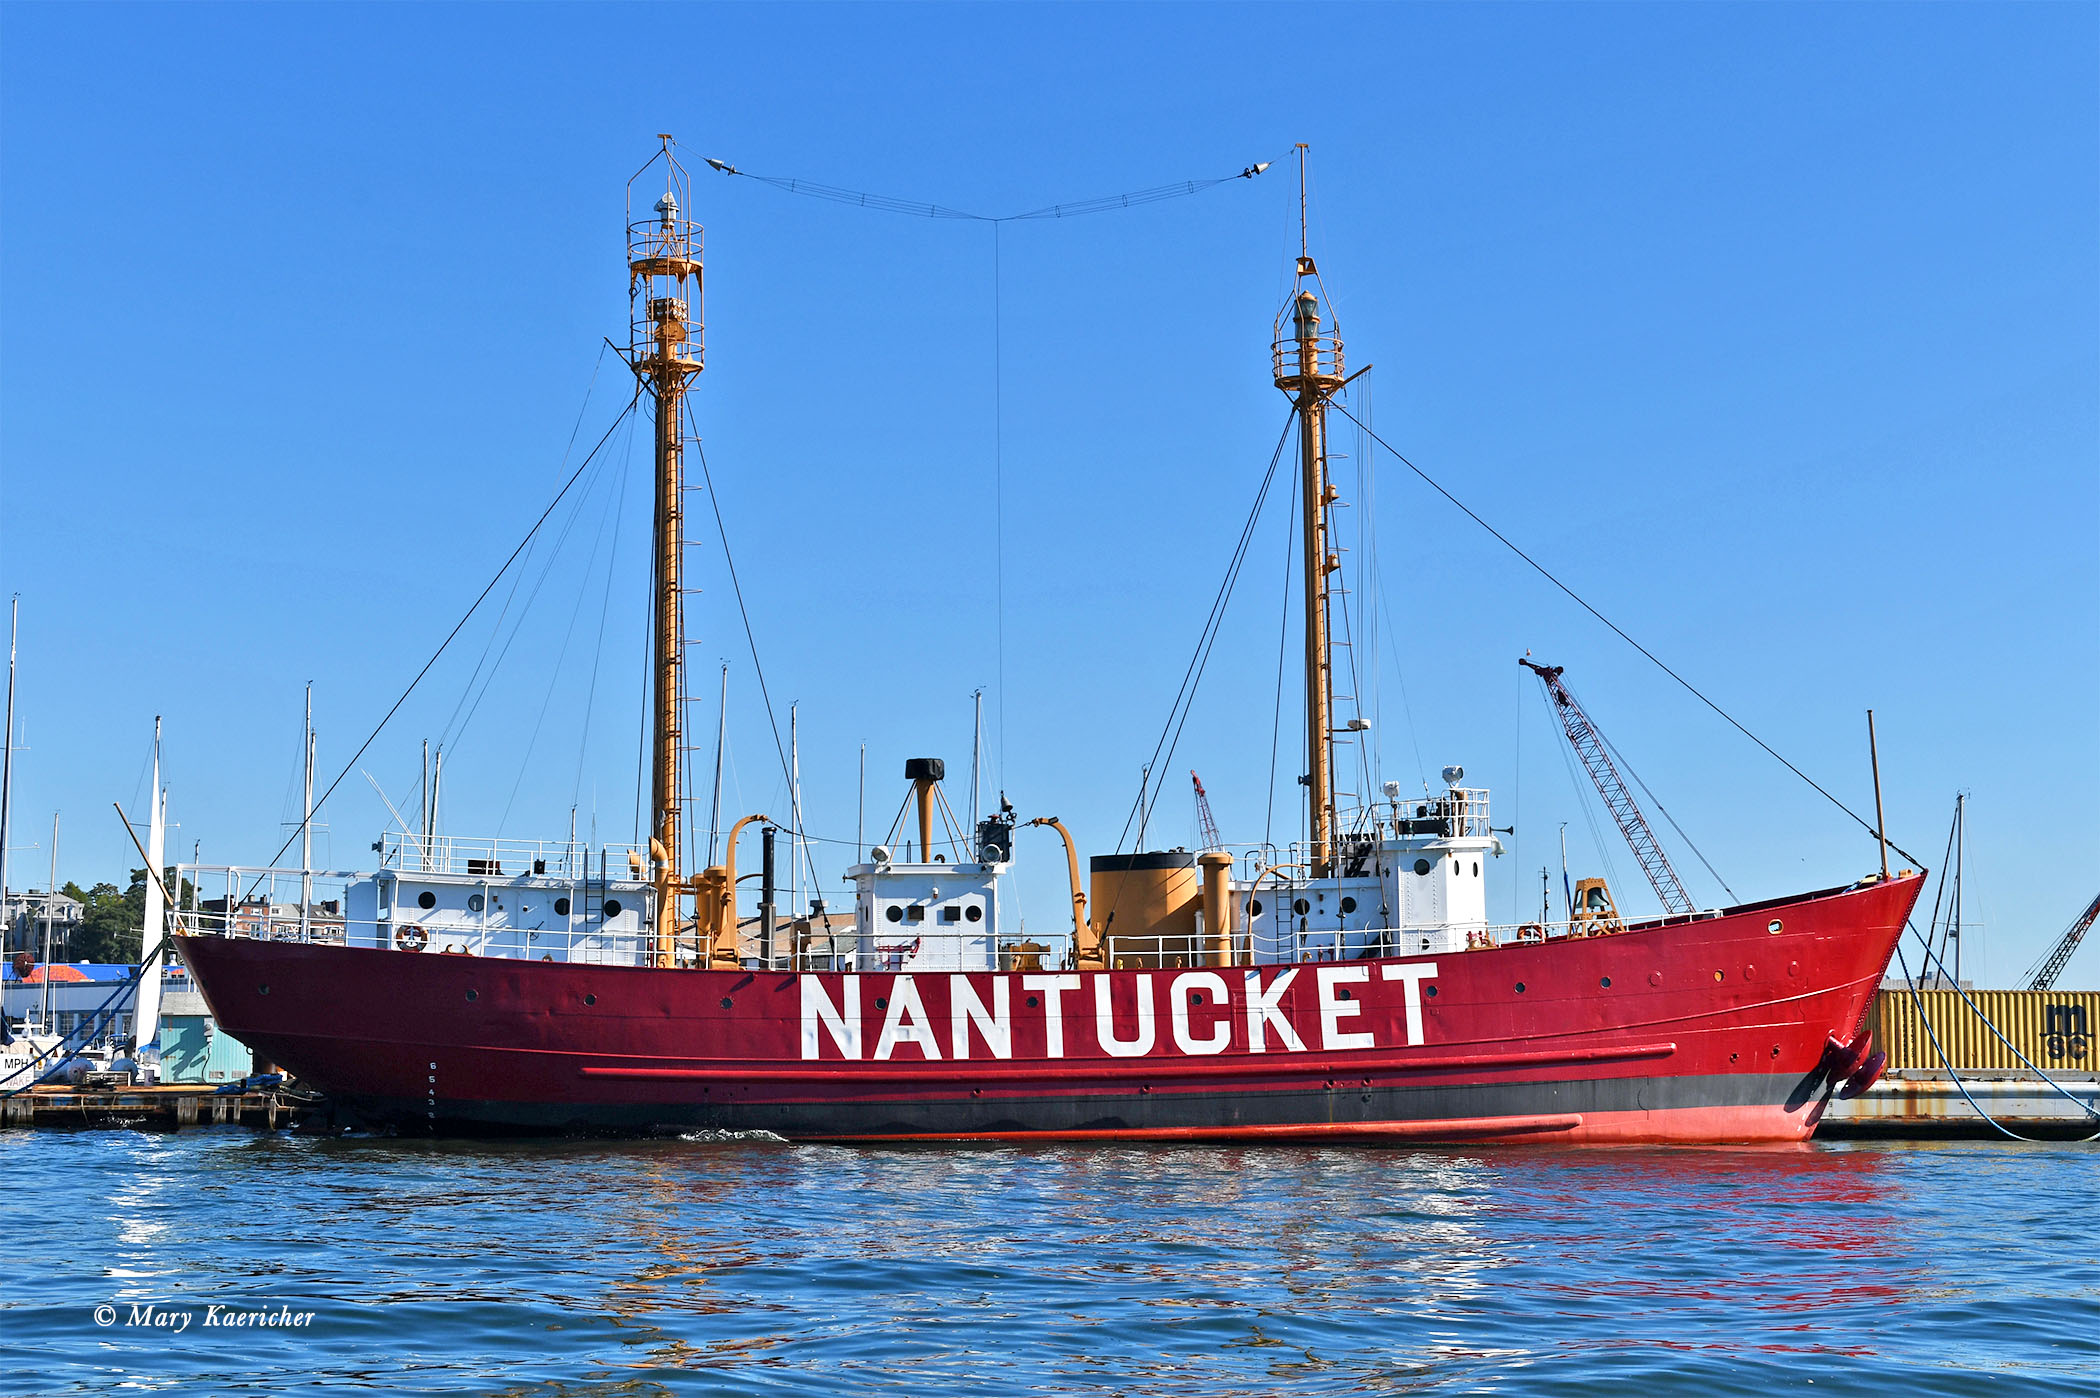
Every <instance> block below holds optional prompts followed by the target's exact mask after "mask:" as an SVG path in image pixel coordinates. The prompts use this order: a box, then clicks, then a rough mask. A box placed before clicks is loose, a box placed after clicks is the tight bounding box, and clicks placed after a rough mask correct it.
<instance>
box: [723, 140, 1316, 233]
mask: <svg viewBox="0 0 2100 1398" xmlns="http://www.w3.org/2000/svg"><path fill="white" fill-rule="evenodd" d="M701 159H703V160H705V161H706V162H707V163H708V164H709V165H710V166H712V167H713V168H715V169H716V170H719V171H721V172H722V173H723V174H725V175H735V176H741V177H742V178H744V179H747V180H757V181H758V182H759V183H760V184H768V185H771V186H773V188H775V189H778V190H782V191H784V192H786V193H788V194H800V195H804V196H806V197H808V198H811V199H824V200H828V201H829V202H831V203H834V204H848V205H851V206H853V207H855V208H862V209H876V210H880V211H881V212H883V213H891V214H908V215H910V216H912V217H914V218H934V219H943V218H945V219H959V220H963V221H966V222H970V223H990V224H1001V223H1023V222H1028V221H1031V220H1041V219H1061V218H1078V217H1081V216H1082V215H1085V214H1101V213H1109V212H1112V211H1114V210H1117V209H1134V208H1138V207H1140V206H1142V205H1145V204H1157V203H1159V202H1160V201H1162V200H1165V199H1184V198H1187V197H1188V196H1189V195H1191V194H1201V193H1203V191H1205V190H1207V189H1215V188H1217V187H1218V186H1219V185H1221V184H1230V183H1231V182H1232V181H1234V180H1251V179H1253V178H1254V177H1255V176H1256V175H1259V174H1260V173H1261V172H1262V171H1264V170H1266V169H1268V168H1269V166H1270V165H1272V164H1274V163H1275V162H1274V161H1271V160H1264V161H1261V162H1259V163H1258V164H1254V165H1249V166H1248V167H1247V168H1246V169H1244V170H1241V171H1240V172H1239V173H1238V174H1234V175H1221V176H1219V177H1218V178H1216V179H1208V180H1182V181H1179V182H1177V183H1174V184H1162V185H1154V186H1152V187H1151V188H1149V189H1134V190H1131V191H1129V192H1128V193H1125V194H1104V195H1100V196H1098V197H1096V198H1093V199H1079V200H1074V201H1073V202H1072V203H1069V204H1048V205H1045V206H1044V207H1042V208H1040V209H1029V210H1027V211H1025V212H1023V213H1018V214H978V213H971V212H970V211H968V210H967V209H953V208H949V207H948V206H946V205H944V204H927V203H922V202H919V201H917V200H912V199H897V198H893V197H891V196H890V195H887V194H869V193H866V192H864V191H861V190H857V189H841V188H839V187H837V186H836V185H828V184H820V183H818V182H817V181H815V180H804V179H793V178H789V177H786V176H782V175H760V174H754V173H753V172H751V171H749V170H739V169H738V168H737V167H736V166H734V165H731V164H730V163H729V162H727V161H725V160H717V159H715V158H714V157H713V156H711V155H710V156H702V157H701Z"/></svg>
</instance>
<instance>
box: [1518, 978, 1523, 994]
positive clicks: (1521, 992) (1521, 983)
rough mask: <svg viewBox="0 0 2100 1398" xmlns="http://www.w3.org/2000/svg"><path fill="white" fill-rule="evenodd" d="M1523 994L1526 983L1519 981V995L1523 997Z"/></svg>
mask: <svg viewBox="0 0 2100 1398" xmlns="http://www.w3.org/2000/svg"><path fill="white" fill-rule="evenodd" d="M1523 993H1524V982H1522V981H1518V982H1517V994H1519V995H1522V994H1523Z"/></svg>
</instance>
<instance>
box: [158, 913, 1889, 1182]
mask: <svg viewBox="0 0 2100 1398" xmlns="http://www.w3.org/2000/svg"><path fill="white" fill-rule="evenodd" d="M1921 884H1922V880H1921V879H1919V878H1918V877H1915V876H1913V877H1908V878H1902V879H1897V880H1893V881H1891V882H1888V883H1873V884H1866V885H1863V886H1859V887H1855V888H1851V889H1844V890H1833V891H1830V892H1826V893H1820V894H1810V895H1805V896H1804V897H1802V898H1799V899H1791V900H1785V901H1780V902H1774V903H1766V904H1759V905H1753V906H1750V907H1745V908H1738V909H1732V910H1730V911H1729V912H1728V913H1726V914H1725V915H1723V916H1720V917H1715V918H1704V919H1698V920H1693V921H1682V922H1671V923H1665V924H1656V925H1647V926H1636V927H1633V928H1631V929H1629V930H1627V931H1624V932H1620V933H1617V934H1613V935H1608V936H1599V937H1588V938H1571V939H1564V940H1553V941H1547V942H1536V943H1519V944H1516V945H1510V946H1501V947H1495V948H1491V949H1486V950H1478V951H1467V952H1462V953H1457V954H1449V955H1441V956H1436V957H1403V958H1379V959H1372V960H1363V961H1350V962H1314V963H1307V964H1304V965H1298V966H1262V967H1245V966H1235V967H1217V968H1201V967H1198V968H1187V969H1183V968H1167V969H1155V970H1143V971H1133V970H1121V971H1109V972H1066V973H1023V972H974V973H968V974H962V973H957V974H953V975H951V974H948V973H945V972H919V973H916V974H910V973H906V974H896V975H892V974H863V975H857V976H856V975H840V974H830V973H824V974H815V973H805V974H796V973H790V972H783V971H757V970H743V971H712V970H705V971H703V970H658V969H651V968H643V967H625V966H592V965H582V964H574V963H559V962H535V961H522V960H508V959H498V958H478V957H469V956H443V955H435V954H430V953H423V954H420V955H419V954H415V953H410V952H401V951H383V950H376V949H363V948H352V947H342V946H328V945H315V944H308V943H298V942H278V941H262V940H253V939H246V938H238V937H215V936H185V937H181V938H179V939H178V940H179V945H180V947H181V951H182V955H183V958H184V960H185V961H187V962H188V964H189V966H190V968H191V970H192V972H193V973H194V974H195V976H196V978H197V981H198V984H199V985H200V987H201V988H202V989H203V991H204V994H205V997H206V999H207V1000H208V1001H209V1003H210V1005H211V1008H212V1012H213V1013H214V1015H216V1016H217V1018H218V1021H219V1023H220V1024H221V1025H222V1026H223V1027H224V1028H225V1029H226V1030H227V1031H229V1032H230V1033H232V1034H234V1035H235V1036H236V1037H237V1038H239V1039H241V1040H242V1041H243V1042H245V1043H247V1044H248V1045H250V1046H251V1047H252V1048H254V1049H256V1050H257V1051H258V1052H260V1053H263V1054H265V1055H267V1056H268V1057H269V1058H270V1059H272V1060H273V1061H275V1062H277V1063H280V1064H282V1065H284V1066H285V1067H286V1068H288V1069H289V1070H291V1071H292V1072H294V1073H296V1074H297V1075H298V1076H299V1077H300V1078H302V1079H304V1080H305V1081H307V1082H308V1083H310V1084H312V1085H314V1086H316V1087H318V1088H320V1089H322V1090H323V1091H325V1092H326V1093H328V1094H329V1096H330V1098H331V1100H332V1101H333V1102H334V1103H335V1104H336V1105H337V1107H338V1110H339V1111H340V1112H341V1113H342V1114H343V1119H344V1120H346V1121H352V1122H364V1123H369V1124H375V1125H391V1126H396V1127H400V1128H403V1129H409V1130H416V1131H427V1132H439V1133H472V1132H530V1133H568V1132H616V1133H657V1132H672V1131H690V1130H722V1131H747V1130H763V1131H769V1132H773V1133H776V1134H778V1135H780V1136H784V1137H788V1138H790V1139H801V1140H860V1141H881V1140H905V1139H923V1140H1019V1139H1027V1140H1069V1139H1092V1140H1227V1139H1248V1138H1267V1139H1274V1140H1285V1141H1288V1140H1305V1139H1312V1140H1338V1139H1342V1140H1350V1139H1353V1140H1366V1141H1391V1140H1408V1141H1466V1142H1473V1141H1535V1140H1549V1141H1596V1142H1604V1141H1795V1140H1801V1139H1804V1138H1806V1137H1807V1136H1809V1135H1810V1134H1811V1133H1812V1132H1813V1131H1814V1130H1815V1127H1816V1123H1817V1121H1818V1120H1819V1119H1820V1117H1821V1115H1822V1110H1823V1107H1824V1105H1825V1104H1826V1103H1827V1102H1828V1100H1829V1094H1830V1092H1831V1091H1832V1090H1833V1089H1834V1088H1835V1086H1836V1081H1835V1079H1836V1078H1838V1077H1841V1076H1842V1075H1843V1073H1845V1072H1849V1071H1851V1066H1852V1064H1853V1063H1856V1061H1857V1057H1858V1054H1857V1053H1854V1054H1853V1055H1851V1058H1850V1061H1848V1062H1845V1063H1842V1064H1840V1063H1839V1060H1840V1059H1843V1058H1845V1055H1842V1054H1837V1053H1834V1052H1833V1051H1832V1044H1833V1042H1836V1043H1839V1044H1851V1043H1853V1041H1854V1040H1855V1039H1856V1037H1857V1035H1858V1034H1859V1031H1860V1026H1861V1025H1862V1024H1863V1022H1864V1019H1865V1015H1866V1010H1867V1006H1868V1001H1869V999H1870V997H1871V996H1872V995H1873V993H1874V990H1875V987H1876V986H1877V985H1878V984H1879V982H1880V980H1881V978H1882V975H1883V973H1884V972H1885V970H1886V968H1887V966H1888V963H1889V959H1890V956H1891V955H1892V953H1893V949H1894V947H1895V942H1896V938H1897V936H1898V935H1899V933H1900V932H1901V929H1902V926H1903V922H1904V919H1905V918H1906V917H1907V916H1908V915H1909V913H1910V910H1911V906H1912V904H1913V903H1914V902H1915V901H1916V899H1917V896H1918V892H1919V889H1920V887H1921Z"/></svg>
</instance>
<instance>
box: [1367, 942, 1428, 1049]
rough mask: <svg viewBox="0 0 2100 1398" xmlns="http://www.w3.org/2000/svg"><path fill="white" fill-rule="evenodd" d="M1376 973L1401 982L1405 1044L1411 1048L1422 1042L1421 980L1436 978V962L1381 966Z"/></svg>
mask: <svg viewBox="0 0 2100 1398" xmlns="http://www.w3.org/2000/svg"><path fill="white" fill-rule="evenodd" d="M1378 973H1379V975H1380V976H1382V977H1383V978H1384V979H1386V980H1389V981H1399V982H1401V994H1402V995H1403V996H1404V997H1405V998H1406V1001H1407V1046H1408V1047H1409V1048H1413V1047H1414V1046H1415V1045H1416V1044H1419V1043H1421V1042H1422V982H1423V981H1433V980H1435V979H1436V963H1435V962H1434V961H1417V962H1414V963H1412V964H1411V965H1407V966H1382V967H1380V968H1379V972H1378Z"/></svg>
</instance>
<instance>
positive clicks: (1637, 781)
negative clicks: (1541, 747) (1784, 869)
mask: <svg viewBox="0 0 2100 1398" xmlns="http://www.w3.org/2000/svg"><path fill="white" fill-rule="evenodd" d="M1597 739H1598V741H1599V742H1601V743H1603V744H1604V746H1605V747H1606V748H1607V749H1609V750H1610V752H1611V755H1612V758H1613V760H1615V761H1616V762H1617V763H1618V764H1619V766H1620V767H1622V768H1623V769H1625V772H1626V775H1627V776H1629V777H1632V778H1633V784H1634V785H1635V786H1637V787H1639V788H1640V789H1641V794H1642V795H1643V796H1646V797H1647V798H1648V799H1649V800H1650V801H1651V802H1653V803H1654V805H1655V809H1656V810H1658V811H1660V812H1662V818H1663V819H1664V820H1667V821H1668V822H1670V828H1671V829H1672V830H1675V831H1676V832H1677V838H1678V839H1680V840H1682V841H1684V843H1685V848H1687V849H1689V850H1690V851H1691V852H1692V853H1693V854H1694V855H1696V856H1697V857H1698V860H1699V862H1700V863H1701V864H1704V865H1705V866H1706V872H1707V873H1709V874H1712V875H1713V876H1714V882H1715V883H1717V884H1719V885H1721V891H1722V892H1723V893H1725V894H1727V895H1728V896H1729V898H1730V899H1731V900H1732V899H1734V898H1735V897H1736V891H1735V890H1734V889H1732V888H1730V887H1729V886H1728V880H1726V879H1724V878H1722V877H1721V871H1720V870H1719V869H1716V868H1714V866H1713V863H1712V861H1710V860H1708V859H1707V857H1706V856H1705V854H1703V853H1701V851H1700V849H1699V847H1698V846H1697V845H1695V844H1693V843H1692V837H1691V836H1689V835H1687V834H1685V833H1684V827H1683V826H1682V825H1679V824H1678V823H1677V817H1676V816H1673V815H1671V814H1670V810H1669V807H1667V806H1665V805H1663V803H1662V798H1661V797H1660V796H1657V795H1656V794H1655V793H1654V792H1652V791H1650V790H1649V789H1648V783H1646V782H1644V781H1642V780H1641V774H1640V773H1639V772H1636V771H1634V770H1633V764H1632V763H1631V762H1628V761H1627V760H1626V755H1625V754H1624V753H1622V752H1620V751H1619V748H1618V745H1617V744H1616V743H1614V742H1612V740H1611V739H1610V738H1607V737H1605V735H1604V731H1603V730H1602V729H1598V730H1597Z"/></svg>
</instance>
